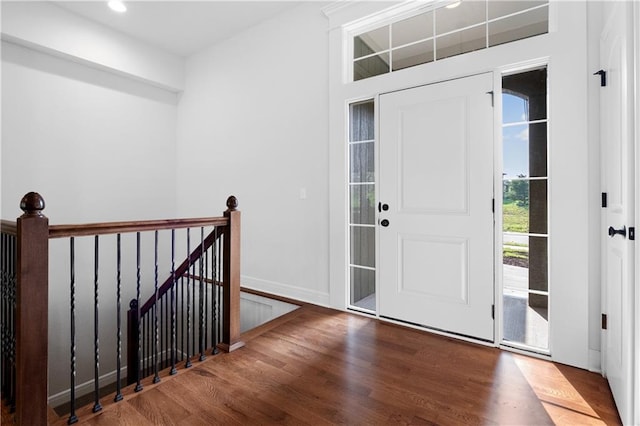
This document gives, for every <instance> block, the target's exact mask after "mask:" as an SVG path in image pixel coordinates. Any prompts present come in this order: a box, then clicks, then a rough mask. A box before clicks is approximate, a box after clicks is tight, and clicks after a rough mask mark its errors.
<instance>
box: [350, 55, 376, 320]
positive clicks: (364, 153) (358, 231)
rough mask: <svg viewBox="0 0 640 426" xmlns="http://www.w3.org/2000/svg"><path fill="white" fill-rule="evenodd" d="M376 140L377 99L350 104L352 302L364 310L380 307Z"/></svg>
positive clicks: (353, 306) (354, 306)
mask: <svg viewBox="0 0 640 426" xmlns="http://www.w3.org/2000/svg"><path fill="white" fill-rule="evenodd" d="M364 60H366V59H364ZM374 140H375V104H374V101H373V100H368V101H364V102H356V103H353V104H351V105H349V141H348V148H349V151H348V152H349V177H348V182H347V186H348V190H349V204H348V209H349V232H348V238H349V254H348V256H349V258H348V264H349V271H350V272H349V306H350V307H352V308H356V309H360V310H364V311H375V309H376V295H375V220H376V212H375V188H376V187H375V142H374Z"/></svg>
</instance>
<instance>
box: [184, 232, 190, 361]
mask: <svg viewBox="0 0 640 426" xmlns="http://www.w3.org/2000/svg"><path fill="white" fill-rule="evenodd" d="M190 231H191V229H190V228H187V259H189V260H191V257H190V255H191V232H190ZM187 271H189V266H188V265H187ZM190 281H191V279H190V278H189V274H187V361H186V362H185V365H184V366H185V368H189V367H191V351H190V350H189V336H190V334H191V286H190Z"/></svg>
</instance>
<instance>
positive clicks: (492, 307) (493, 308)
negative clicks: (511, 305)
mask: <svg viewBox="0 0 640 426" xmlns="http://www.w3.org/2000/svg"><path fill="white" fill-rule="evenodd" d="M491 319H496V305H491Z"/></svg>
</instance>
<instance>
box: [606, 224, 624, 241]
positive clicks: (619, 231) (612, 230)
mask: <svg viewBox="0 0 640 426" xmlns="http://www.w3.org/2000/svg"><path fill="white" fill-rule="evenodd" d="M616 234H620V235H622V237H623V238H626V237H627V227H626V226H623V227H622V229H616V228H614V227H613V226H610V227H609V236H610V237H613V236H615V235H616Z"/></svg>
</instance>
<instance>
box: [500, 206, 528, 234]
mask: <svg viewBox="0 0 640 426" xmlns="http://www.w3.org/2000/svg"><path fill="white" fill-rule="evenodd" d="M502 229H503V230H504V232H523V233H527V232H529V209H528V208H526V207H520V206H518V205H517V204H516V203H515V202H511V203H505V204H503V205H502Z"/></svg>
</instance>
